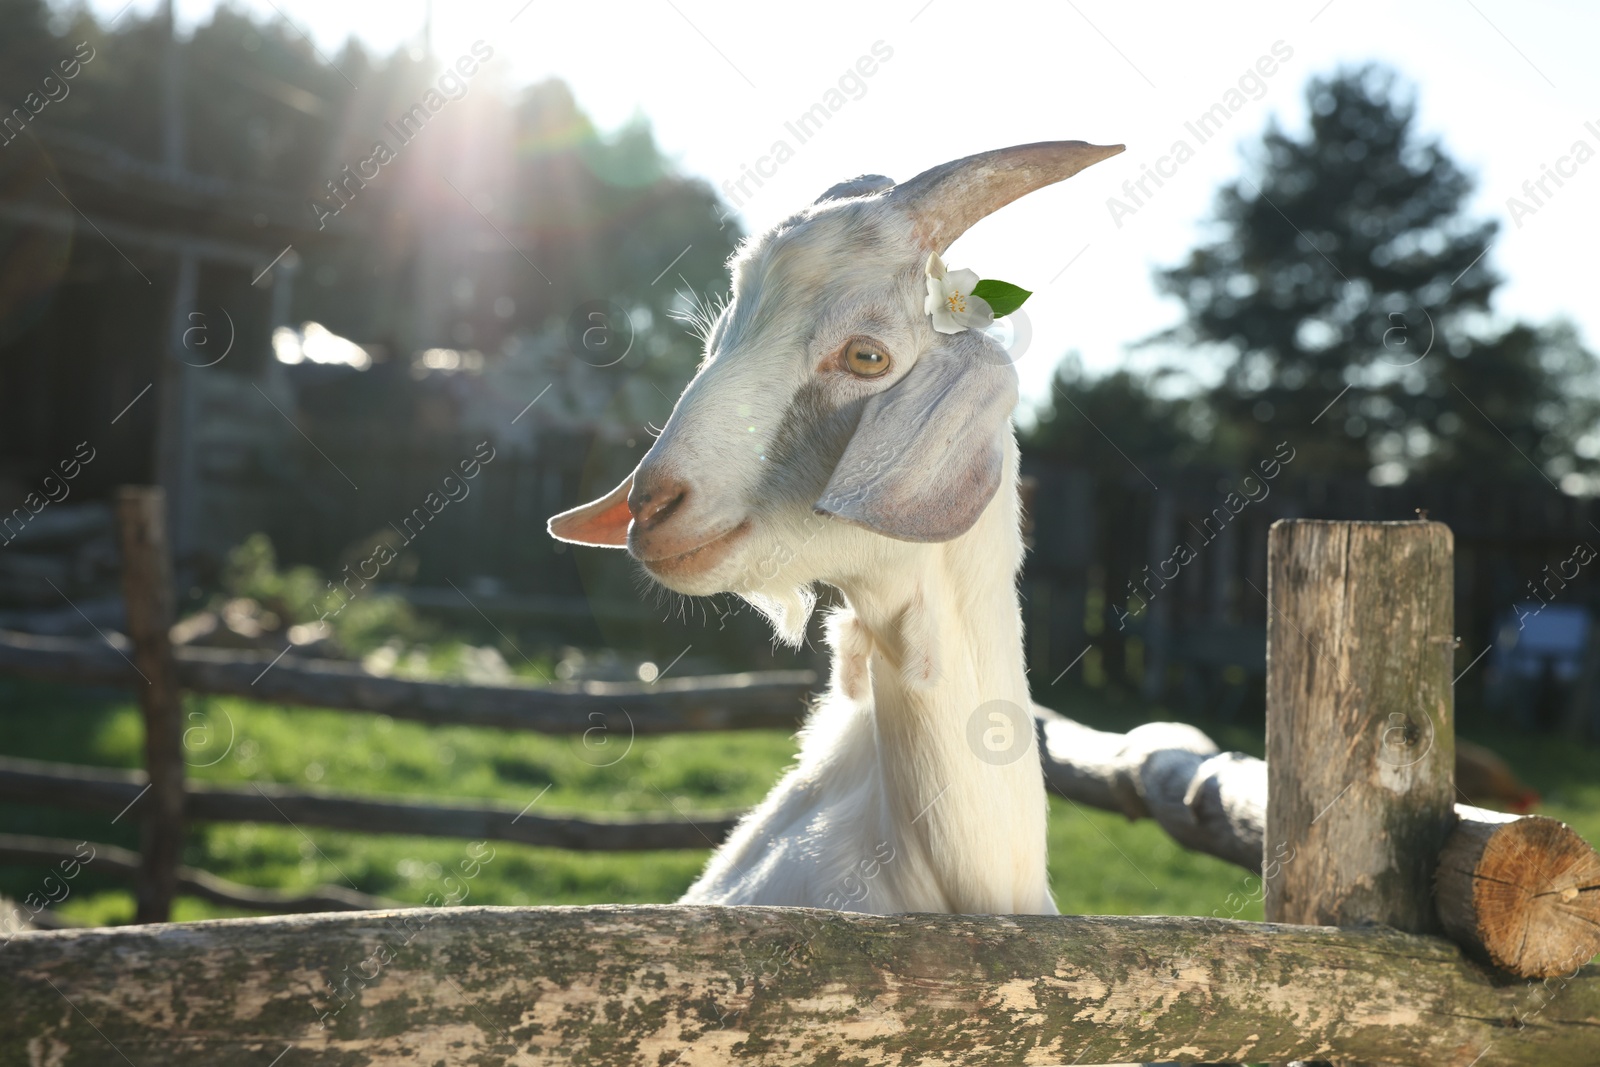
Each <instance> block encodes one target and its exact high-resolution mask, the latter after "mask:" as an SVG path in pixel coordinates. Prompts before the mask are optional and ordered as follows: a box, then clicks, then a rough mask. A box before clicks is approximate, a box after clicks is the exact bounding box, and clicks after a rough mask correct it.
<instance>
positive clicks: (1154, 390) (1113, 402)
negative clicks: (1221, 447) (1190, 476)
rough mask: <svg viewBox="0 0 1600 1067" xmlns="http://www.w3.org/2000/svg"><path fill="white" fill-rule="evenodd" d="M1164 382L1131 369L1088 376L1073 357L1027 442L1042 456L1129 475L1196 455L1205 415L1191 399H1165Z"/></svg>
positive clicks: (1056, 380)
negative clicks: (1152, 466) (1150, 466)
mask: <svg viewBox="0 0 1600 1067" xmlns="http://www.w3.org/2000/svg"><path fill="white" fill-rule="evenodd" d="M1165 377H1166V375H1164V374H1160V373H1157V374H1153V375H1141V374H1138V373H1136V372H1134V371H1131V370H1126V369H1124V370H1117V371H1113V372H1111V373H1109V374H1104V375H1101V376H1099V377H1090V376H1089V375H1086V374H1085V373H1084V372H1083V368H1082V365H1081V364H1080V363H1079V362H1078V359H1077V357H1076V356H1071V355H1069V356H1068V357H1067V358H1066V359H1064V360H1062V361H1061V366H1060V367H1058V368H1057V370H1056V374H1055V378H1054V380H1053V381H1052V382H1051V394H1050V402H1049V403H1048V404H1047V405H1045V406H1044V407H1042V408H1041V409H1040V411H1039V413H1038V418H1037V421H1036V422H1035V424H1034V425H1033V427H1032V428H1031V429H1030V430H1029V431H1028V432H1027V433H1026V434H1025V435H1024V443H1025V444H1026V446H1027V447H1028V450H1029V451H1030V452H1033V453H1034V454H1037V455H1042V456H1051V457H1054V458H1059V459H1063V460H1067V461H1070V462H1072V463H1075V464H1081V465H1083V466H1086V467H1089V468H1091V469H1094V470H1103V471H1117V472H1121V473H1124V474H1127V475H1129V476H1132V477H1138V475H1137V473H1136V470H1137V469H1142V468H1144V467H1146V466H1148V465H1151V464H1173V463H1182V462H1184V461H1185V460H1189V459H1194V458H1197V457H1198V453H1199V451H1200V450H1201V449H1202V447H1203V436H1202V433H1201V430H1202V427H1201V426H1200V425H1199V424H1198V423H1197V419H1198V418H1200V417H1201V416H1202V412H1201V411H1200V410H1199V405H1198V403H1197V402H1196V401H1195V400H1194V399H1193V398H1190V397H1185V396H1167V395H1164V393H1165V390H1164V389H1163V388H1162V379H1163V378H1165Z"/></svg>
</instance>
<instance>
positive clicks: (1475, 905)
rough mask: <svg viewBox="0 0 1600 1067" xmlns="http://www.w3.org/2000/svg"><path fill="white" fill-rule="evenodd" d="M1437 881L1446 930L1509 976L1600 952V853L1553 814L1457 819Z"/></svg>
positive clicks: (1560, 966) (1545, 973) (1549, 973)
mask: <svg viewBox="0 0 1600 1067" xmlns="http://www.w3.org/2000/svg"><path fill="white" fill-rule="evenodd" d="M1491 816H1492V817H1491ZM1437 884H1438V891H1437V899H1438V904H1439V918H1440V920H1441V921H1442V922H1443V924H1444V929H1445V931H1446V932H1447V933H1448V934H1449V935H1450V936H1451V937H1453V938H1455V939H1456V940H1457V941H1459V942H1460V943H1461V944H1463V945H1465V946H1467V947H1468V948H1469V949H1470V950H1471V951H1472V952H1473V953H1474V954H1475V955H1477V956H1478V957H1479V958H1481V959H1487V960H1489V961H1490V962H1492V963H1493V964H1494V965H1495V966H1497V967H1500V968H1502V969H1503V970H1506V971H1510V972H1511V973H1512V974H1516V975H1522V976H1530V977H1540V978H1548V977H1554V976H1556V975H1560V974H1565V973H1567V972H1568V971H1570V970H1572V968H1574V967H1576V966H1578V965H1579V964H1582V963H1584V962H1586V961H1588V960H1589V959H1591V958H1593V957H1594V955H1595V954H1596V953H1597V952H1600V855H1597V854H1596V853H1595V850H1594V849H1592V848H1589V847H1588V846H1587V845H1585V844H1584V842H1583V841H1582V840H1581V839H1579V838H1578V837H1577V835H1576V834H1573V833H1572V831H1571V829H1570V828H1569V827H1568V826H1566V825H1565V824H1564V823H1560V822H1557V821H1556V820H1555V819H1547V818H1545V817H1543V816H1540V815H1532V816H1527V817H1524V818H1518V817H1516V816H1512V815H1495V814H1494V813H1489V812H1486V813H1484V817H1481V818H1479V819H1477V820H1473V821H1467V820H1463V821H1462V822H1461V824H1460V825H1459V826H1458V827H1456V829H1455V832H1454V833H1452V834H1451V835H1450V840H1449V841H1448V842H1447V843H1446V844H1445V848H1444V852H1443V854H1442V855H1441V856H1440V857H1439V871H1438V882H1437ZM1596 1047H1597V1048H1600V1043H1597V1045H1596Z"/></svg>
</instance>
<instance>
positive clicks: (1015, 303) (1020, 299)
mask: <svg viewBox="0 0 1600 1067" xmlns="http://www.w3.org/2000/svg"><path fill="white" fill-rule="evenodd" d="M972 295H973V296H975V297H977V298H979V299H980V300H983V301H985V302H986V303H987V304H988V305H989V306H990V307H991V308H993V309H994V317H995V318H997V319H998V318H1000V317H1001V316H1002V315H1009V314H1011V313H1012V312H1013V311H1015V310H1017V309H1018V308H1019V307H1021V306H1022V305H1023V303H1024V302H1025V301H1027V299H1028V297H1030V296H1032V295H1033V293H1032V292H1031V291H1030V290H1027V289H1024V288H1023V287H1022V286H1020V285H1012V284H1011V283H1010V282H1001V281H996V280H995V279H993V278H985V279H983V280H982V281H981V282H979V283H978V284H977V285H974V286H973V287H972Z"/></svg>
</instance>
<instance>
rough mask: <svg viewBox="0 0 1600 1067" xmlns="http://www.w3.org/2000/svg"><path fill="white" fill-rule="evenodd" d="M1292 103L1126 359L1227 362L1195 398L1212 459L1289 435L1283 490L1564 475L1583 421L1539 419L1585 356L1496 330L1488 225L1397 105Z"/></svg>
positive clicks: (1436, 147)
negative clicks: (1295, 109)
mask: <svg viewBox="0 0 1600 1067" xmlns="http://www.w3.org/2000/svg"><path fill="white" fill-rule="evenodd" d="M1306 97H1307V102H1308V104H1309V113H1310V124H1309V129H1308V130H1307V132H1306V133H1305V135H1304V136H1301V137H1296V136H1294V135H1292V134H1290V133H1287V132H1285V131H1284V130H1283V129H1282V128H1281V127H1280V126H1279V125H1278V124H1277V123H1276V121H1273V122H1270V123H1269V124H1268V127H1267V130H1266V133H1265V135H1264V137H1263V141H1262V145H1261V152H1260V155H1259V157H1258V161H1257V164H1256V166H1255V170H1256V177H1255V178H1254V179H1252V178H1250V177H1242V178H1241V179H1239V180H1238V181H1236V182H1232V183H1229V184H1227V185H1225V186H1224V187H1223V188H1222V189H1221V190H1220V192H1219V193H1218V196H1217V203H1216V209H1215V223H1216V225H1217V227H1218V229H1219V231H1220V232H1219V233H1218V235H1217V237H1216V238H1215V239H1214V240H1211V241H1208V242H1207V243H1204V244H1202V245H1201V246H1200V247H1198V248H1196V249H1195V250H1194V251H1193V252H1192V253H1191V254H1190V256H1189V258H1188V260H1187V261H1185V262H1183V263H1181V264H1179V265H1178V266H1176V267H1172V268H1169V269H1164V270H1160V271H1158V272H1157V275H1156V279H1157V285H1158V287H1159V288H1160V289H1161V290H1162V291H1164V292H1165V293H1167V294H1170V295H1172V296H1175V297H1177V298H1178V299H1179V300H1180V301H1182V303H1183V305H1184V311H1185V318H1184V321H1183V322H1182V323H1181V324H1180V325H1178V326H1177V327H1175V328H1173V329H1171V330H1168V331H1165V332H1163V333H1160V334H1157V335H1156V336H1155V337H1152V338H1149V339H1147V341H1145V342H1144V343H1145V344H1152V343H1160V342H1176V343H1181V344H1185V345H1191V346H1193V345H1209V346H1216V347H1218V348H1220V349H1221V350H1222V351H1224V352H1226V353H1227V354H1228V358H1229V360H1230V361H1229V363H1228V364H1227V367H1226V370H1225V372H1224V374H1223V377H1222V380H1221V381H1220V383H1219V384H1218V385H1217V386H1216V387H1215V388H1213V389H1211V390H1210V391H1209V393H1208V395H1207V396H1206V398H1205V399H1206V402H1207V406H1208V408H1209V409H1210V412H1211V415H1212V418H1213V420H1214V423H1215V434H1214V437H1213V444H1214V447H1215V449H1216V450H1217V451H1218V452H1219V453H1221V454H1222V455H1221V458H1224V459H1226V460H1229V461H1231V462H1236V463H1237V462H1249V461H1250V459H1251V458H1252V457H1254V456H1257V455H1259V454H1266V453H1268V452H1270V450H1271V442H1272V441H1277V440H1281V439H1283V438H1284V437H1285V436H1288V437H1290V438H1291V439H1293V440H1294V442H1295V447H1296V448H1297V450H1298V452H1299V455H1300V456H1301V457H1303V458H1301V459H1299V460H1297V463H1296V469H1297V471H1298V472H1300V473H1312V472H1322V473H1333V472H1364V473H1368V474H1369V475H1370V476H1371V477H1373V479H1374V480H1375V481H1380V482H1396V481H1401V480H1403V479H1404V478H1405V477H1407V476H1408V475H1410V474H1413V473H1419V472H1427V473H1435V474H1436V473H1442V472H1447V471H1458V472H1472V473H1482V471H1483V470H1484V467H1483V464H1484V463H1485V462H1489V463H1490V464H1491V465H1492V467H1493V468H1494V469H1496V470H1498V471H1500V472H1502V473H1505V474H1507V475H1511V476H1517V477H1538V476H1541V475H1546V474H1556V475H1560V474H1563V473H1566V472H1567V471H1568V470H1576V469H1578V468H1579V467H1581V466H1583V464H1584V463H1585V462H1587V461H1585V460H1583V458H1582V456H1581V455H1579V454H1578V452H1577V448H1578V441H1579V438H1580V436H1581V434H1582V433H1583V432H1585V429H1586V427H1585V423H1584V419H1583V418H1582V417H1574V416H1573V415H1572V413H1570V412H1569V413H1566V414H1563V413H1560V412H1557V411H1555V410H1553V409H1552V405H1553V404H1555V405H1557V406H1559V400H1560V398H1561V397H1563V396H1570V395H1572V392H1573V389H1574V387H1575V386H1576V385H1577V384H1578V383H1580V382H1582V381H1583V380H1584V377H1585V376H1586V375H1592V374H1593V371H1594V369H1595V360H1594V357H1593V356H1592V355H1591V354H1590V353H1588V352H1586V351H1584V350H1583V349H1582V348H1581V347H1580V346H1577V344H1576V340H1575V338H1574V336H1573V335H1572V333H1571V331H1570V330H1564V329H1562V328H1547V329H1543V330H1541V329H1535V328H1533V327H1529V326H1526V325H1513V326H1510V327H1508V328H1499V329H1496V328H1495V325H1494V320H1493V318H1492V316H1491V315H1490V313H1489V312H1490V298H1491V295H1492V294H1493V292H1494V289H1495V287H1496V286H1497V285H1498V284H1499V279H1498V278H1496V277H1495V275H1494V274H1493V272H1492V271H1491V270H1490V269H1489V267H1488V266H1487V265H1486V259H1487V257H1485V256H1484V251H1485V249H1486V248H1488V247H1489V246H1490V244H1491V243H1492V241H1493V239H1494V236H1495V234H1496V231H1497V229H1498V223H1496V222H1494V221H1492V220H1478V219H1472V218H1469V217H1468V216H1467V215H1466V213H1465V211H1464V201H1465V198H1466V196H1467V195H1468V193H1469V192H1470V191H1471V188H1472V180H1471V178H1470V177H1469V176H1468V175H1467V174H1466V172H1464V171H1463V170H1462V169H1461V167H1460V166H1459V165H1457V164H1456V162H1455V161H1454V160H1452V159H1451V158H1450V156H1449V155H1448V154H1447V153H1446V152H1445V150H1444V148H1443V147H1442V146H1441V145H1440V143H1439V142H1438V140H1437V139H1434V138H1429V137H1426V136H1424V135H1423V134H1421V133H1420V132H1419V131H1418V129H1417V125H1416V103H1415V97H1414V94H1413V93H1411V92H1410V91H1408V90H1406V89H1404V88H1403V87H1402V86H1401V85H1400V83H1399V79H1398V77H1397V76H1396V75H1395V74H1394V72H1392V71H1390V70H1387V69H1385V68H1382V67H1378V66H1371V65H1369V66H1364V67H1360V68H1356V69H1347V70H1341V71H1339V72H1337V73H1335V74H1334V75H1332V76H1330V77H1323V78H1313V79H1312V80H1311V82H1310V84H1309V85H1308V87H1307V91H1306ZM1491 409H1492V410H1491ZM1588 410H1590V411H1592V410H1594V409H1593V408H1592V406H1591V408H1590V409H1588ZM1502 434H1506V435H1508V436H1511V437H1512V438H1513V440H1515V441H1517V444H1518V446H1519V447H1520V448H1521V449H1522V451H1523V452H1525V453H1526V454H1527V455H1528V456H1529V457H1531V458H1533V459H1534V461H1535V462H1534V464H1529V463H1528V462H1526V461H1524V460H1523V459H1520V458H1519V457H1518V456H1517V453H1516V450H1515V449H1511V448H1508V447H1507V445H1506V441H1505V437H1503V436H1502ZM1535 467H1537V468H1538V470H1535Z"/></svg>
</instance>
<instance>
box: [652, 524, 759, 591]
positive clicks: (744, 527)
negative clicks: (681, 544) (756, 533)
mask: <svg viewBox="0 0 1600 1067" xmlns="http://www.w3.org/2000/svg"><path fill="white" fill-rule="evenodd" d="M749 532H750V520H749V519H746V520H744V521H743V522H741V523H740V524H739V525H737V526H735V527H734V528H733V529H731V530H728V531H726V532H724V533H720V534H718V535H717V536H715V537H713V538H711V539H710V540H709V541H705V542H703V543H702V544H699V545H697V546H695V547H694V548H691V549H689V550H688V551H687V552H680V553H678V554H677V555H675V556H662V557H661V558H659V559H640V560H639V562H640V563H642V564H643V565H644V567H645V569H646V570H648V571H649V572H650V573H651V574H654V575H656V576H657V577H664V578H672V577H687V576H691V575H694V574H697V573H701V572H703V571H707V570H710V569H711V568H712V567H715V566H716V565H717V564H718V563H720V562H722V560H723V559H725V558H726V557H727V554H728V551H729V550H730V549H732V548H733V546H734V545H735V544H737V543H738V542H739V541H741V540H743V539H744V537H745V535H746V534H748V533H749ZM635 558H637V557H635Z"/></svg>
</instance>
